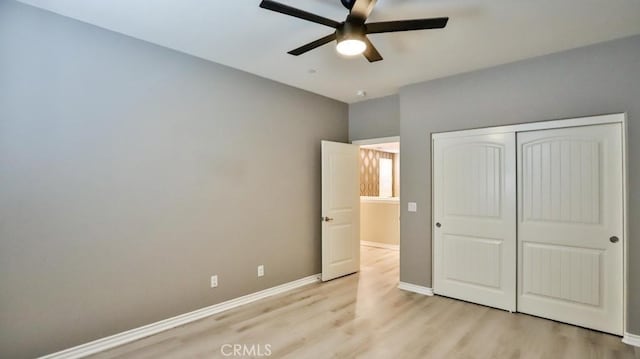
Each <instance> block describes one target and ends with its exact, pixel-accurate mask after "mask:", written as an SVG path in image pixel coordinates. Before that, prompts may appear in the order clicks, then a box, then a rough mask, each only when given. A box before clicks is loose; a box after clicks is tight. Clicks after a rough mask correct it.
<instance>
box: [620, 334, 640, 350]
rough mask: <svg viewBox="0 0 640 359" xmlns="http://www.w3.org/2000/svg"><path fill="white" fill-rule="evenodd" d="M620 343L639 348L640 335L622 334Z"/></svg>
mask: <svg viewBox="0 0 640 359" xmlns="http://www.w3.org/2000/svg"><path fill="white" fill-rule="evenodd" d="M622 342H623V343H625V344H629V345H633V346H634V347H640V335H636V334H631V333H626V332H625V333H624V337H622Z"/></svg>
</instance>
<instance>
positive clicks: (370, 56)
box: [362, 36, 382, 62]
mask: <svg viewBox="0 0 640 359" xmlns="http://www.w3.org/2000/svg"><path fill="white" fill-rule="evenodd" d="M364 42H365V43H366V44H367V49H366V50H364V52H363V53H362V54H363V55H364V57H366V58H367V60H369V62H377V61H382V55H380V53H379V52H378V50H377V49H376V47H375V46H373V44H372V43H371V41H369V39H368V38H367V37H366V36H365V37H364Z"/></svg>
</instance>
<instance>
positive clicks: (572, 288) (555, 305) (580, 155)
mask: <svg viewBox="0 0 640 359" xmlns="http://www.w3.org/2000/svg"><path fill="white" fill-rule="evenodd" d="M517 144H518V145H517V148H518V174H519V175H518V178H519V186H518V202H519V223H518V263H519V265H518V272H519V276H518V311H520V312H523V313H529V314H533V315H537V316H542V317H546V318H550V319H555V320H559V321H563V322H567V323H572V324H576V325H580V326H584V327H589V328H593V329H597V330H602V331H606V332H610V333H614V334H622V329H623V328H622V320H623V314H622V310H623V298H622V295H623V248H624V246H623V240H624V239H623V238H622V234H623V223H622V209H623V204H622V196H623V193H622V128H621V125H619V124H607V125H595V126H584V127H571V128H562V129H552V130H541V131H531V132H521V133H518V135H517ZM614 237H615V238H614ZM616 238H617V239H618V240H617V241H616Z"/></svg>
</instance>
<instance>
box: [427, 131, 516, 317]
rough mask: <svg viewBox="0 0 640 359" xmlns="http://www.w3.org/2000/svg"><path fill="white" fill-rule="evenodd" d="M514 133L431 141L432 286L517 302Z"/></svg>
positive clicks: (497, 302)
mask: <svg viewBox="0 0 640 359" xmlns="http://www.w3.org/2000/svg"><path fill="white" fill-rule="evenodd" d="M515 154H516V149H515V134H514V133H504V134H491V135H477V136H466V137H455V138H437V137H436V138H434V140H433V223H434V231H433V238H434V242H433V243H434V247H433V250H434V255H433V260H434V268H433V270H434V276H433V280H434V283H433V285H434V292H435V293H436V294H440V295H445V296H448V297H453V298H458V299H462V300H467V301H471V302H475V303H479V304H484V305H488V306H492V307H496V308H501V309H505V310H509V311H515V309H516V294H515V290H516V178H515V174H516V163H515Z"/></svg>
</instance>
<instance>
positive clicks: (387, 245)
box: [360, 241, 400, 251]
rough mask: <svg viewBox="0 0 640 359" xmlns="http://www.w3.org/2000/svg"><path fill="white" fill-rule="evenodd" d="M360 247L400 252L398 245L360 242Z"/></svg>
mask: <svg viewBox="0 0 640 359" xmlns="http://www.w3.org/2000/svg"><path fill="white" fill-rule="evenodd" d="M360 245H362V246H367V247H376V248H384V249H391V250H394V251H399V250H400V245H398V244H387V243H378V242H369V241H360Z"/></svg>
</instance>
